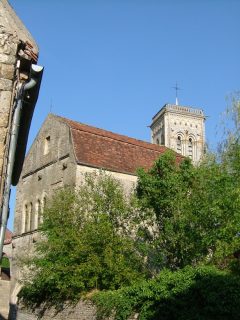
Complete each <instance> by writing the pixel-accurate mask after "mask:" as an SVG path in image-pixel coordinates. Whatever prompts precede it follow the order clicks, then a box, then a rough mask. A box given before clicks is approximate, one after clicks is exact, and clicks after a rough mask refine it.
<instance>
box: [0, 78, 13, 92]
mask: <svg viewBox="0 0 240 320" xmlns="http://www.w3.org/2000/svg"><path fill="white" fill-rule="evenodd" d="M0 90H6V91H8V90H12V81H11V80H8V79H0Z"/></svg>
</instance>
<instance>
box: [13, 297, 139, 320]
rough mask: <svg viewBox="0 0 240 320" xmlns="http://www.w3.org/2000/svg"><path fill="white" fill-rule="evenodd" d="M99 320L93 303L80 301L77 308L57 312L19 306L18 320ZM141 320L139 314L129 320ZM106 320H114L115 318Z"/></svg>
mask: <svg viewBox="0 0 240 320" xmlns="http://www.w3.org/2000/svg"><path fill="white" fill-rule="evenodd" d="M38 319H41V320H50V319H53V320H66V319H68V320H97V314H96V307H95V306H94V304H92V303H91V301H86V300H85V301H79V302H78V304H77V305H76V306H68V305H64V306H63V308H62V310H61V311H59V312H57V311H56V309H54V308H47V309H44V308H41V309H38V310H35V311H31V310H29V309H26V308H23V307H22V306H19V308H18V312H17V318H16V320H38ZM137 319H139V315H138V314H134V315H132V316H131V317H130V318H129V320H137ZM105 320H114V317H110V318H107V319H105Z"/></svg>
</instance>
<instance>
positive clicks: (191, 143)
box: [188, 138, 193, 159]
mask: <svg viewBox="0 0 240 320" xmlns="http://www.w3.org/2000/svg"><path fill="white" fill-rule="evenodd" d="M188 156H189V158H191V159H192V158H193V140H192V138H189V139H188Z"/></svg>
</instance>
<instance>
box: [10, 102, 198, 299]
mask: <svg viewBox="0 0 240 320" xmlns="http://www.w3.org/2000/svg"><path fill="white" fill-rule="evenodd" d="M151 130H152V143H148V142H145V141H141V140H136V139H133V138H130V137H127V136H123V135H120V134H116V133H112V132H109V131H106V130H103V129H99V128H95V127H92V126H89V125H86V124H82V123H79V122H76V121H72V120H69V119H66V118H62V117H59V116H56V115H53V114H49V115H48V117H47V119H46V120H45V122H44V124H43V125H42V127H41V129H40V131H39V133H38V135H37V137H36V138H35V140H34V142H33V144H32V146H31V148H30V150H29V152H28V154H27V156H26V158H25V161H24V165H23V170H22V173H21V176H20V180H19V183H18V186H17V198H16V208H15V220H14V236H13V240H12V244H13V257H15V258H16V257H17V256H19V255H21V254H22V253H23V252H29V250H30V249H31V247H32V246H33V243H34V242H36V241H37V240H38V232H37V229H38V225H39V223H40V222H41V212H42V210H43V208H44V206H45V204H46V202H47V201H48V199H49V198H50V197H51V195H52V194H53V193H54V191H56V190H57V189H59V188H61V187H64V186H74V187H77V186H78V185H79V184H80V183H81V182H82V181H83V179H84V174H85V173H86V172H93V171H95V170H99V169H104V170H105V171H106V172H108V173H111V174H112V175H113V177H115V178H117V179H118V180H120V181H121V183H122V184H123V186H124V188H125V190H126V192H129V191H130V190H131V189H132V187H133V185H134V184H135V183H136V181H137V177H136V170H137V168H139V167H142V168H144V169H146V170H147V169H149V168H150V167H151V166H152V165H153V163H154V161H155V160H156V159H157V158H158V157H159V156H160V155H161V154H162V153H164V152H165V151H166V150H167V149H168V148H171V149H173V150H175V151H176V156H177V161H180V160H181V158H182V156H189V157H190V158H191V159H192V160H193V162H195V163H197V162H198V161H200V159H201V157H202V155H203V151H204V114H203V111H202V110H200V109H194V108H189V107H183V106H178V105H170V104H167V105H165V106H164V107H163V108H162V109H161V110H160V111H159V112H158V113H157V114H156V115H155V116H154V117H153V121H152V125H151ZM20 277H21V274H20V270H19V268H18V267H17V266H16V265H15V263H14V261H13V269H12V301H16V295H17V293H18V291H19V289H20V285H19V284H18V279H19V278H20Z"/></svg>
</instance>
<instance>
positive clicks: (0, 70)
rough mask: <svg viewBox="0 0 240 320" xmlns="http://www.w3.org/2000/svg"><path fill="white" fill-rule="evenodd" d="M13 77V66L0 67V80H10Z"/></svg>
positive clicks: (4, 65) (3, 65)
mask: <svg viewBox="0 0 240 320" xmlns="http://www.w3.org/2000/svg"><path fill="white" fill-rule="evenodd" d="M13 77H14V66H13V65H11V64H5V63H3V64H1V65H0V78H4V79H9V80H12V79H13Z"/></svg>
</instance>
